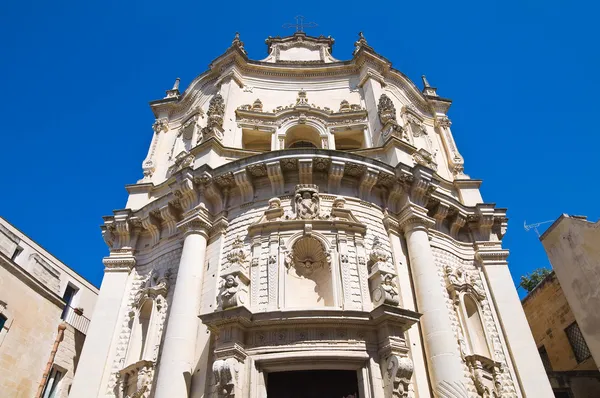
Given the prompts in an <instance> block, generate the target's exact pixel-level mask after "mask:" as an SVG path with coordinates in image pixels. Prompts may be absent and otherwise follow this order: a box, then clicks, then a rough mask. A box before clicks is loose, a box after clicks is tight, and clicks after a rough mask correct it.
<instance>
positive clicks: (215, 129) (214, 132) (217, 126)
mask: <svg viewBox="0 0 600 398" xmlns="http://www.w3.org/2000/svg"><path fill="white" fill-rule="evenodd" d="M206 115H207V116H208V122H207V123H206V127H204V128H203V129H202V139H203V140H207V139H209V138H211V137H215V138H217V139H218V140H221V138H223V116H224V115H225V101H224V100H223V97H222V96H221V94H217V95H215V96H214V97H213V98H212V99H211V100H210V103H209V105H208V112H206Z"/></svg>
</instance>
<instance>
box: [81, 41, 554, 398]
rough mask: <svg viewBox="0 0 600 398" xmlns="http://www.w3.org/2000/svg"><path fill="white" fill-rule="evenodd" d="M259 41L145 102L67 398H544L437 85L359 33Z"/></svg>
mask: <svg viewBox="0 0 600 398" xmlns="http://www.w3.org/2000/svg"><path fill="white" fill-rule="evenodd" d="M266 43H267V46H268V56H267V58H265V59H263V60H260V61H256V60H251V59H249V57H248V55H247V53H246V51H245V49H244V45H243V43H242V42H241V41H240V38H239V36H238V35H237V34H236V37H235V39H234V40H233V43H232V45H231V46H230V47H229V48H228V49H227V50H226V51H225V53H224V54H222V55H221V56H219V57H218V58H216V59H215V60H214V61H213V62H212V63H211V64H210V66H209V69H208V70H207V71H206V72H204V73H203V74H201V75H200V76H198V77H197V78H196V79H195V80H194V81H193V82H192V83H191V84H190V85H189V87H188V88H187V89H186V90H185V92H183V93H180V91H179V87H178V86H179V80H177V82H176V84H175V86H174V87H173V88H172V89H171V90H167V93H166V96H165V97H164V98H163V99H161V100H157V101H153V102H151V103H150V106H151V108H152V110H153V112H154V115H155V117H156V121H155V122H154V125H153V126H152V127H153V130H154V132H153V135H152V140H151V144H150V148H149V151H148V155H147V158H146V159H145V160H144V161H143V164H142V168H143V178H142V179H141V180H139V181H138V182H137V183H135V184H132V185H128V186H127V190H128V192H129V199H128V202H127V205H126V206H125V209H122V210H116V211H114V214H113V215H111V216H107V217H105V218H104V225H103V226H102V232H103V236H104V240H105V241H106V243H107V245H108V247H109V248H110V255H109V256H107V257H105V258H104V260H103V263H104V266H105V276H104V279H103V282H102V286H101V290H100V295H99V298H98V302H97V304H96V310H95V313H94V315H93V319H92V323H91V325H90V329H89V332H88V336H87V340H86V344H85V346H84V349H83V353H82V357H81V360H80V363H79V366H78V371H77V374H76V377H75V381H74V384H73V387H72V390H71V394H70V396H71V397H76V398H83V397H85V398H89V397H118V398H126V397H128V398H132V397H137V398H139V397H156V398H184V397H194V398H200V397H211V398H212V397H214V398H217V397H237V398H242V397H244V398H245V397H249V398H250V397H252V398H255V397H256V398H258V397H266V396H268V397H283V398H285V397H316V398H319V397H334V398H342V397H344V398H347V397H361V398H376V397H381V398H384V397H385V398H390V397H418V398H425V397H448V398H451V397H452V398H459V397H460V398H463V397H465V398H466V397H551V396H552V390H551V388H550V385H549V383H548V380H547V378H546V374H545V372H544V367H543V365H542V362H541V360H540V359H539V356H538V353H537V349H536V346H535V343H534V341H533V338H532V336H531V332H530V330H529V327H528V324H527V321H526V319H525V316H524V314H523V310H522V308H521V305H520V301H519V298H518V296H517V293H516V290H515V288H514V284H513V281H512V278H511V275H510V272H509V269H508V265H507V257H508V251H507V250H505V249H503V248H502V244H501V241H502V237H503V235H504V233H505V232H506V226H507V218H506V209H502V208H497V207H496V206H495V205H494V204H492V203H486V202H484V201H483V200H482V197H481V194H480V191H479V187H480V184H481V181H480V180H474V179H471V178H470V177H469V176H468V175H466V174H465V173H464V168H463V158H462V156H461V155H460V153H459V151H458V148H457V146H456V143H455V141H454V139H453V136H452V131H451V128H450V126H451V122H450V119H449V118H448V115H447V112H448V110H449V108H450V105H451V101H450V100H448V99H445V98H443V97H440V96H439V95H438V94H437V90H436V88H434V87H431V86H430V84H429V83H428V82H427V80H426V79H425V78H424V77H423V85H424V87H423V88H422V89H419V88H417V86H416V85H415V84H414V83H413V82H412V81H411V80H409V79H408V78H407V76H405V75H404V74H402V73H401V72H400V71H398V70H396V69H394V68H393V67H392V65H391V63H390V62H389V61H388V60H387V59H386V58H384V57H383V56H381V55H379V54H378V53H377V52H376V51H375V50H374V49H373V48H372V47H371V46H370V45H369V44H368V43H367V41H366V39H365V38H364V36H363V35H362V34H360V35H359V39H358V41H357V42H356V43H355V50H354V52H353V54H352V58H351V59H350V60H347V61H340V60H337V59H335V58H334V57H333V55H332V47H333V43H334V40H333V39H331V38H326V37H323V36H320V37H311V36H307V35H306V34H304V33H302V32H297V33H295V34H294V35H292V36H289V37H283V38H282V37H269V38H268V39H267V40H266Z"/></svg>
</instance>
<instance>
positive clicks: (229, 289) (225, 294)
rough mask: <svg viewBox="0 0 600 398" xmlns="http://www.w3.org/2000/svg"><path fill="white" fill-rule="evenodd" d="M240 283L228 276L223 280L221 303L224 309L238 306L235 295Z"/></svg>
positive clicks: (233, 277)
mask: <svg viewBox="0 0 600 398" xmlns="http://www.w3.org/2000/svg"><path fill="white" fill-rule="evenodd" d="M238 285H239V283H238V281H237V280H236V278H235V276H233V275H227V276H226V277H225V280H221V301H222V303H223V308H229V307H233V306H235V305H236V298H235V295H236V294H237V291H238Z"/></svg>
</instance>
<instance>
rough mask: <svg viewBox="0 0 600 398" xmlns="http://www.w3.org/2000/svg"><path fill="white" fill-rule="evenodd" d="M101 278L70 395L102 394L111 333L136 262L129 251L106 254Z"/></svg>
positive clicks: (110, 355) (109, 360) (109, 361)
mask: <svg viewBox="0 0 600 398" xmlns="http://www.w3.org/2000/svg"><path fill="white" fill-rule="evenodd" d="M102 262H103V263H104V267H105V268H104V278H103V279H102V285H101V286H100V294H99V295H98V299H97V301H96V306H95V308H94V313H93V316H92V318H91V319H92V321H91V322H90V326H89V328H88V332H87V335H86V343H85V345H84V346H83V350H82V352H81V357H80V360H79V364H78V366H77V373H76V374H75V378H74V380H73V385H72V387H71V392H70V393H69V396H71V397H75V398H87V397H97V396H101V395H102V393H103V391H101V388H102V387H101V386H103V385H104V384H103V380H104V379H106V376H107V375H108V372H109V370H110V369H111V366H110V364H112V361H113V358H114V353H112V352H113V350H112V349H111V347H112V346H113V344H114V342H113V337H114V336H115V329H116V328H117V321H118V319H119V313H120V310H121V307H122V303H123V296H124V294H125V291H126V286H127V280H128V277H129V273H130V271H131V269H132V268H133V267H134V266H135V258H134V257H133V256H130V255H120V256H115V257H105V258H104V260H103V261H102Z"/></svg>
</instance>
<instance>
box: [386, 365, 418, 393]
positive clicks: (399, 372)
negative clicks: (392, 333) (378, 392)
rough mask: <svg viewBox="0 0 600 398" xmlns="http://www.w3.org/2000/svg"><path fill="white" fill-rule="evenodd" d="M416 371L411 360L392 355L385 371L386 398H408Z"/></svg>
mask: <svg viewBox="0 0 600 398" xmlns="http://www.w3.org/2000/svg"><path fill="white" fill-rule="evenodd" d="M413 371H414V366H413V363H412V361H411V360H410V358H408V357H404V356H399V355H391V356H390V357H389V358H388V359H387V368H386V369H385V372H384V374H385V381H384V382H385V385H384V391H385V397H386V398H406V397H408V387H409V385H410V379H411V377H412V374H413Z"/></svg>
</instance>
